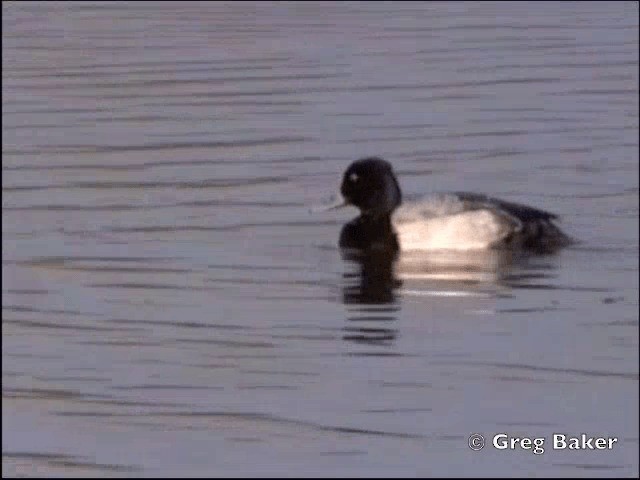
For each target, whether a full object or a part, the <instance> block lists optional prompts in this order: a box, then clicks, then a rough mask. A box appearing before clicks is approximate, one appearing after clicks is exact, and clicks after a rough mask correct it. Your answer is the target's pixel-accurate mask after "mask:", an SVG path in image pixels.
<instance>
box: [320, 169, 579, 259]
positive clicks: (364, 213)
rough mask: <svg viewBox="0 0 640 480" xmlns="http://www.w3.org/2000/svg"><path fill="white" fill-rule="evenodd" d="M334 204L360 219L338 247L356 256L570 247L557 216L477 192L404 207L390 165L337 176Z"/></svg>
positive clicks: (426, 199) (428, 198)
mask: <svg viewBox="0 0 640 480" xmlns="http://www.w3.org/2000/svg"><path fill="white" fill-rule="evenodd" d="M339 197H341V198H340V199H339V201H338V202H337V203H336V204H334V205H331V206H329V207H328V208H327V209H336V208H342V207H346V206H349V205H350V206H354V207H356V208H358V209H359V211H360V214H359V216H357V217H356V218H354V219H353V220H351V221H350V222H348V223H347V224H345V225H344V227H343V228H342V231H341V233H340V239H339V246H340V247H341V248H343V249H345V248H346V249H357V250H360V251H376V250H377V251H388V252H393V253H398V252H437V251H443V250H446V251H466V252H471V253H473V251H478V250H485V251H486V250H492V249H510V250H515V249H517V250H524V251H530V252H538V253H547V252H552V251H556V250H558V249H560V248H562V247H565V246H568V245H570V244H572V243H574V240H573V239H572V238H570V237H569V236H568V235H567V234H565V233H564V232H563V231H562V230H561V229H560V228H559V227H558V226H557V225H556V223H555V222H556V221H557V220H558V215H556V214H554V213H551V212H548V211H545V210H541V209H538V208H535V207H531V206H528V205H523V204H520V203H515V202H510V201H506V200H502V199H498V198H494V197H490V196H487V195H485V194H480V193H470V192H451V193H434V194H431V195H428V196H426V197H423V198H421V199H420V200H418V201H412V202H404V203H403V195H402V190H401V189H400V184H399V182H398V179H397V177H396V175H395V172H394V170H393V167H392V165H391V163H389V162H388V161H386V160H385V159H383V158H381V157H366V158H361V159H359V160H356V161H354V162H353V163H351V165H349V167H348V168H347V169H346V171H345V172H344V174H343V176H342V182H341V184H340V195H339Z"/></svg>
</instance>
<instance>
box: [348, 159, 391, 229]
mask: <svg viewBox="0 0 640 480" xmlns="http://www.w3.org/2000/svg"><path fill="white" fill-rule="evenodd" d="M340 193H341V194H342V196H343V197H344V199H345V201H346V202H347V203H348V204H350V205H353V206H355V207H358V208H359V209H360V213H361V215H363V216H367V217H380V216H387V217H388V216H390V215H391V213H392V212H393V211H394V210H395V209H396V208H397V207H398V206H399V205H400V204H401V203H402V193H401V192H400V187H399V185H398V180H396V176H395V174H394V173H393V169H392V168H391V164H390V163H389V162H387V161H385V160H383V159H381V158H378V157H368V158H363V159H361V160H357V161H355V162H353V163H352V164H351V165H350V166H349V168H347V171H346V172H345V173H344V176H343V177H342V185H341V186H340Z"/></svg>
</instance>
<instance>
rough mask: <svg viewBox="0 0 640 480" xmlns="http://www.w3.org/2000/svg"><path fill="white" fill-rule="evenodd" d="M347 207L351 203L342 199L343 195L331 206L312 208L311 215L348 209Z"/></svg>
mask: <svg viewBox="0 0 640 480" xmlns="http://www.w3.org/2000/svg"><path fill="white" fill-rule="evenodd" d="M347 205H349V202H347V201H346V200H345V199H344V198H342V195H338V198H336V199H335V200H334V201H332V202H331V203H330V204H328V205H318V206H316V207H311V208H310V209H309V211H310V212H311V213H323V212H328V211H330V210H338V209H339V208H343V207H346V206H347Z"/></svg>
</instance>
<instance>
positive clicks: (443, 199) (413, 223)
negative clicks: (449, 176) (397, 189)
mask: <svg viewBox="0 0 640 480" xmlns="http://www.w3.org/2000/svg"><path fill="white" fill-rule="evenodd" d="M392 222H393V226H394V229H395V231H396V233H397V236H398V241H399V243H400V247H401V249H402V250H404V251H412V250H413V251H416V250H421V251H430V250H481V249H487V248H490V247H492V246H494V245H496V244H498V243H499V242H500V241H502V240H504V239H505V238H506V237H507V236H509V235H510V234H511V233H513V232H515V231H518V230H520V229H521V224H520V222H519V221H518V220H517V219H515V218H513V217H512V216H510V215H508V214H506V213H505V212H503V211H501V210H499V209H497V208H491V207H490V206H488V205H486V204H485V205H480V204H478V205H475V206H474V205H470V204H469V202H462V201H460V199H459V198H457V197H456V196H455V195H446V194H441V195H434V196H433V197H431V198H428V199H426V200H423V201H421V202H419V203H410V204H408V205H406V206H402V207H400V208H399V209H398V210H396V211H395V212H394V214H393V216H392Z"/></svg>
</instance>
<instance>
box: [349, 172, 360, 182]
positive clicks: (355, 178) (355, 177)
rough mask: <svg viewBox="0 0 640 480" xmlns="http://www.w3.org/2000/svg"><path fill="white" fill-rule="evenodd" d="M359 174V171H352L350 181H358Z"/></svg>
mask: <svg viewBox="0 0 640 480" xmlns="http://www.w3.org/2000/svg"><path fill="white" fill-rule="evenodd" d="M358 178H360V177H358V174H357V173H352V174H351V175H349V181H350V182H351V183H356V182H357V181H358Z"/></svg>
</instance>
